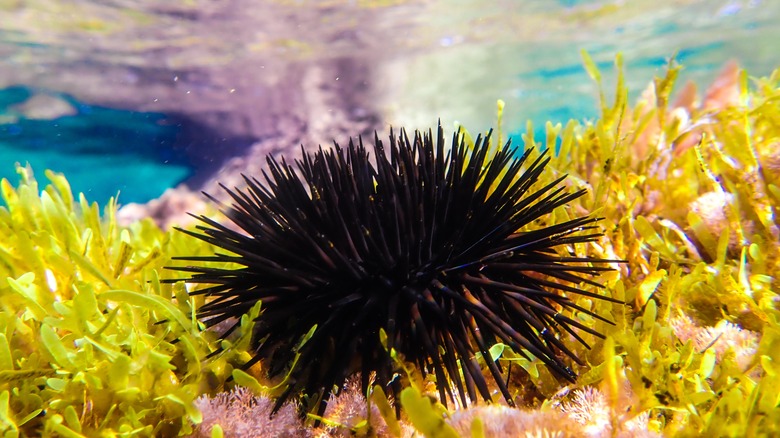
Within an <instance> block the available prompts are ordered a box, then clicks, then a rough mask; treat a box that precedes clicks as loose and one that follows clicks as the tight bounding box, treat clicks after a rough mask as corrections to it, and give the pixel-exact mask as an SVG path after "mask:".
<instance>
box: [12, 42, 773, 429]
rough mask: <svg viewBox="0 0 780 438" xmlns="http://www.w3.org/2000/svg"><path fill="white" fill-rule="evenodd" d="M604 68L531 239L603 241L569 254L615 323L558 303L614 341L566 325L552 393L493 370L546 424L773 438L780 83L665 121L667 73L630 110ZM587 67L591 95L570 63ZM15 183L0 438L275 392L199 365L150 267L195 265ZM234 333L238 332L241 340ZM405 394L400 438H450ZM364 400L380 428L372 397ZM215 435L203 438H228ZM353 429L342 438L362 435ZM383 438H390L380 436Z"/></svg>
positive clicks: (414, 376) (111, 216)
mask: <svg viewBox="0 0 780 438" xmlns="http://www.w3.org/2000/svg"><path fill="white" fill-rule="evenodd" d="M621 63H622V61H621V58H618V60H617V64H618V65H617V69H618V72H619V76H618V83H617V87H616V92H615V97H614V101H611V102H608V101H607V100H606V98H605V97H604V94H603V93H602V95H601V96H602V97H601V101H600V104H601V109H602V114H601V117H600V118H599V119H598V120H596V121H593V122H587V123H579V122H576V121H570V122H569V123H567V124H566V126H561V125H555V126H553V125H551V124H548V125H546V126H545V128H544V130H545V133H546V141H545V143H546V144H543V145H535V146H541V147H545V146H546V147H555V145H556V143H557V142H559V143H560V153H559V154H558V155H557V156H556V157H554V158H553V160H552V162H551V165H550V166H549V171H548V172H547V173H546V174H545V175H544V176H543V178H542V179H543V180H542V181H540V182H539V184H546V183H547V182H549V181H552V180H553V179H555V178H557V177H558V176H560V175H561V174H563V173H568V174H569V175H570V177H569V178H568V179H567V182H568V184H571V185H572V186H575V187H587V188H589V193H588V195H587V196H585V197H583V198H580V199H578V200H576V201H575V202H573V203H572V204H571V205H569V206H568V207H567V208H565V209H560V210H559V211H557V212H556V213H555V214H553V215H551V217H550V218H547V220H548V221H549V222H551V223H554V222H559V221H563V220H566V219H567V218H568V217H569V215H571V216H576V215H582V214H585V213H593V214H596V215H599V216H602V217H604V218H605V219H604V221H603V222H602V223H601V225H602V226H603V227H604V229H605V232H606V235H605V237H604V238H603V239H602V240H601V241H599V242H597V243H595V244H589V245H582V247H580V248H577V253H580V254H582V253H586V252H587V253H589V254H591V255H594V256H599V257H605V258H618V259H625V260H627V263H625V264H624V265H620V266H616V268H617V270H616V271H615V272H612V273H606V274H604V275H603V276H602V277H601V278H600V279H599V280H600V281H601V282H603V283H604V284H605V285H606V286H607V288H606V290H605V291H602V292H601V293H607V294H610V295H612V296H614V297H616V298H618V299H621V300H625V302H626V303H627V305H625V306H621V305H615V304H611V303H607V302H600V301H594V300H590V299H587V298H583V297H573V298H574V300H575V301H576V302H577V304H579V305H581V306H584V307H586V308H592V309H595V310H596V311H597V312H598V313H600V314H602V315H605V316H607V317H609V318H610V319H612V320H613V321H615V323H616V324H615V326H610V325H607V324H604V323H602V322H599V321H596V320H593V319H592V318H588V317H586V316H585V315H577V316H578V318H579V319H580V320H581V321H582V322H583V323H584V324H586V325H588V326H592V327H595V328H597V329H598V330H599V331H601V332H603V333H605V334H606V335H607V339H606V340H605V341H599V340H597V339H595V338H593V337H592V336H587V337H586V338H587V339H588V340H589V341H590V342H591V344H592V346H593V348H592V349H591V350H587V349H585V348H584V347H582V346H580V345H579V344H578V343H576V342H571V343H569V346H570V348H573V349H574V351H575V352H576V353H577V354H579V355H580V356H581V357H582V358H583V359H585V360H586V361H587V363H588V364H589V365H588V366H586V367H581V369H578V370H577V371H578V372H579V373H580V374H581V377H580V379H579V381H578V383H577V385H576V386H575V385H570V386H568V387H562V386H561V385H562V383H561V382H560V381H558V380H556V379H555V378H554V377H553V376H552V375H550V373H549V372H548V371H547V370H546V369H545V368H544V367H543V366H539V365H540V364H539V363H538V362H537V361H528V360H526V359H523V358H522V357H520V356H518V355H516V354H514V353H513V352H511V351H510V350H508V349H505V348H504V347H503V346H501V345H498V346H496V347H494V348H493V349H492V350H491V353H492V354H494V357H500V360H501V361H502V362H504V363H505V364H508V363H510V362H511V363H512V364H513V367H515V368H516V367H518V366H519V367H521V368H523V369H525V370H526V371H527V373H517V372H516V373H514V375H515V376H516V377H515V380H516V382H515V384H514V385H513V386H512V388H513V390H514V391H515V395H516V397H517V399H518V400H519V401H521V403H523V404H524V405H525V407H526V408H533V409H537V410H538V411H541V412H556V413H560V410H561V409H563V410H565V409H566V406H569V405H567V404H566V402H565V400H566V398H567V396H566V393H567V392H570V391H572V390H575V389H576V388H585V387H597V388H598V389H599V391H600V392H601V393H602V394H603V395H604V396H605V397H606V400H607V403H608V407H609V409H608V412H607V414H606V415H607V416H608V417H609V423H610V424H608V425H607V426H605V427H611V428H612V429H610V430H613V431H617V430H619V423H621V422H625V421H627V420H630V419H631V418H634V417H637V416H640V415H644V416H646V419H647V428H648V429H649V430H650V431H652V432H657V433H660V434H663V435H666V436H702V435H704V436H755V435H764V436H770V435H776V434H779V433H780V409H778V404H779V403H780V319H779V318H778V291H780V288H779V284H778V278H777V272H778V264H780V254H779V252H780V249H778V246H779V243H778V220H777V216H776V215H777V213H778V211H777V210H778V204H780V186H779V184H780V88H779V87H778V81H780V70H778V71H776V72H775V73H774V74H773V75H772V76H770V77H769V78H763V79H757V80H753V81H752V83H751V84H749V81H748V79H747V76H746V75H745V74H744V73H742V74H741V76H739V80H738V81H737V84H736V85H735V93H736V97H735V99H733V100H732V101H729V102H727V105H721V106H717V105H715V106H706V105H688V106H687V107H683V106H678V107H676V106H675V105H673V104H672V103H670V102H671V98H670V96H671V95H672V91H673V84H674V82H675V79H676V75H677V73H678V71H679V68H680V67H678V66H676V65H674V64H673V63H670V65H669V68H668V69H667V72H666V74H665V75H664V76H663V77H660V78H658V79H656V81H655V82H654V84H653V87H652V90H651V91H652V92H650V93H645V95H643V98H642V99H641V100H640V101H639V103H638V104H637V105H635V106H634V107H630V106H629V104H628V100H627V92H626V90H625V87H624V85H623V76H622V65H621ZM585 64H586V67H587V69H588V71H589V73H590V74H591V76H592V77H593V78H594V80H596V81H598V82H600V75H599V72H598V71H597V70H596V68H595V67H594V64H593V63H592V62H591V61H590V59H589V58H588V57H587V55H585ZM533 129H534V127H533V126H531V125H530V124H529V125H528V129H527V132H526V134H525V135H524V136H523V139H524V141H525V143H526V146H531V145H534V140H533V139H534V134H533ZM499 144H500V142H499ZM19 173H20V176H21V183H20V185H19V186H18V188H14V187H12V186H11V184H9V182H8V181H3V182H2V194H3V197H4V199H5V201H6V204H7V207H4V208H0V231H1V232H2V236H3V239H2V242H0V270H1V271H2V272H0V274H2V275H0V430H2V432H3V433H4V435H5V436H18V435H29V436H34V435H41V434H44V435H57V436H66V437H76V436H175V435H187V434H190V433H192V432H193V431H194V430H195V427H196V424H197V423H199V421H200V420H201V413H200V412H199V411H198V410H197V409H196V407H195V404H194V400H195V399H196V398H197V397H198V396H200V395H201V394H213V393H214V392H215V391H217V390H221V389H224V383H225V381H226V380H227V378H228V376H231V375H232V376H233V377H234V378H235V380H236V381H237V382H239V383H241V384H243V385H245V386H248V387H250V388H252V389H253V390H254V391H256V392H258V393H265V394H269V393H270V394H271V395H272V394H273V392H275V391H276V390H278V389H279V388H278V387H277V388H268V387H267V386H264V384H263V383H261V381H262V380H261V379H260V380H258V379H259V377H258V376H259V374H256V373H254V374H253V373H252V372H249V373H245V372H239V371H237V370H234V369H233V365H234V364H235V363H239V362H240V361H241V360H245V359H246V356H245V348H246V346H247V345H248V336H246V335H244V336H242V337H240V338H239V339H237V340H236V341H234V343H235V347H234V348H228V352H227V353H225V354H222V355H220V356H217V357H216V358H214V359H211V360H205V355H206V354H207V353H208V352H210V351H213V349H214V348H215V347H216V341H215V337H214V336H213V335H212V334H211V333H210V332H202V331H201V330H200V329H201V327H200V326H199V324H198V322H197V321H196V319H195V317H194V309H195V308H197V306H198V304H199V301H198V300H194V299H192V298H189V297H188V296H187V294H186V291H185V288H184V286H183V285H181V284H176V285H173V286H171V285H165V284H161V283H160V281H159V279H160V277H161V276H164V275H166V276H168V277H170V275H171V274H168V273H166V274H163V271H162V267H163V266H169V265H173V264H175V263H174V262H172V261H171V259H170V258H171V257H172V256H175V255H182V254H187V255H195V254H208V253H209V252H210V251H212V249H211V248H209V247H208V246H207V245H205V244H202V243H201V242H199V241H197V240H194V239H189V238H187V237H186V236H184V235H183V234H180V233H175V232H174V233H171V232H164V231H161V230H160V229H158V228H157V227H156V226H155V225H154V224H152V222H151V221H148V220H147V221H142V222H138V223H134V224H132V225H131V226H129V227H126V228H123V227H120V226H119V225H118V224H117V221H116V219H115V213H116V205H115V204H114V203H113V202H111V203H109V205H108V206H107V207H106V209H105V211H104V213H103V215H102V216H101V215H100V211H99V208H98V207H97V206H96V205H94V204H88V203H87V201H86V200H85V199H84V197H83V196H80V197H79V199H74V197H73V196H72V194H71V191H70V188H69V186H68V184H67V182H66V180H65V178H64V177H63V176H61V175H57V174H53V173H47V177H48V178H49V180H50V181H51V185H49V186H47V187H46V188H45V189H44V190H43V191H42V192H39V188H38V186H37V183H36V181H35V179H34V178H33V177H32V172H31V171H30V169H27V168H22V167H20V168H19ZM259 311H260V308H259V307H256V308H255V309H253V312H254V313H255V314H256V313H257V312H259ZM726 323H732V324H734V325H733V326H729V327H732V328H733V330H737V331H738V330H739V328H741V329H742V330H744V331H745V332H746V333H748V331H749V333H753V334H755V336H756V339H758V341H757V342H756V344H755V345H752V346H751V345H747V346H746V345H742V344H739V343H731V344H727V345H725V347H724V346H720V345H719V342H720V343H722V342H725V341H726V337H725V336H722V335H723V332H719V334H717V335H715V336H714V338H713V339H712V340H711V341H709V342H707V343H705V344H703V345H702V344H701V342H699V343H697V342H696V340H697V339H699V340H700V339H701V336H699V337H697V334H701V333H702V331H704V330H705V329H704V328H705V327H722V326H723V324H726ZM250 326H251V318H250V317H245V318H244V322H243V327H244V332H245V333H246V332H247V331H248V329H249V327H250ZM737 327H739V328H737ZM686 333H688V334H690V336H687V335H686ZM223 342H224V343H223V346H224V347H230V344H229V343H228V342H227V341H223ZM740 349H749V351H738V350H740ZM397 360H398V362H399V364H401V365H405V364H403V358H400V357H397ZM404 374H405V375H406V376H405V377H403V378H405V379H406V381H407V382H408V384H409V387H408V389H407V390H405V391H404V392H403V393H402V395H401V400H400V403H401V405H402V407H403V408H404V409H408V410H409V411H411V410H414V415H411V416H409V415H406V414H405V413H404V414H403V415H402V423H404V424H406V425H409V424H411V426H412V427H414V428H416V429H417V430H418V433H421V434H424V435H428V436H442V437H444V436H453V433H455V432H454V430H453V428H452V427H451V426H450V425H449V424H448V421H449V420H448V417H450V416H451V415H452V413H448V412H446V410H444V409H443V407H442V406H441V405H439V404H437V403H435V402H432V400H431V399H429V398H426V397H424V394H425V393H426V392H428V391H429V389H430V383H429V382H428V383H426V382H425V381H423V379H422V378H420V377H419V374H418V373H416V372H415V370H413V369H409V368H408V367H407V368H406V371H405V372H404ZM276 384H279V382H276ZM283 384H284V382H282V383H281V385H283ZM370 399H371V400H373V402H374V404H376V405H379V408H380V409H379V412H380V413H381V415H382V416H383V417H385V418H388V420H390V417H392V414H393V412H392V409H391V408H390V406H389V404H387V401H386V398H385V397H384V395H383V394H382V393H381V392H379V391H376V392H375V393H374V394H372V395H371V396H370ZM369 412H370V411H369ZM549 418H550V419H551V420H550V425H549V429H548V430H549V432H551V433H552V432H555V431H557V430H560V429H556V427H559V425H557V424H554V423H555V422H554V419H555V418H557V417H554V416H550V417H549ZM254 420H255V421H274V419H270V420H268V419H265V418H263V419H260V418H257V419H254ZM230 421H233V420H232V419H230V418H225V419H224V421H223V422H222V423H221V426H220V427H213V428H212V429H211V433H212V435H213V436H221V435H222V434H223V433H226V432H224V431H227V430H228V428H229V426H230ZM389 423H393V421H392V420H390V421H389ZM331 424H332V425H336V426H337V425H338V422H337V421H333V422H331ZM366 424H367V423H366V422H363V423H358V426H355V427H353V428H352V429H351V430H352V432H351V433H354V434H356V435H361V436H368V435H371V434H372V433H373V430H372V428H370V427H366ZM487 426H488V424H486V422H483V421H478V420H474V421H473V422H472V423H471V426H470V428H469V429H467V430H466V431H465V432H464V431H462V432H461V433H465V434H471V435H472V436H475V437H476V436H489V435H487V434H486V432H485V431H486V430H487V429H486V428H487ZM387 430H388V431H389V432H388V433H389V434H390V435H401V434H402V433H401V426H399V425H398V424H397V423H393V425H392V426H391V427H389V428H388V429H387ZM583 430H586V429H583ZM346 432H347V433H349V431H346ZM537 432H539V431H537ZM615 434H617V433H615ZM225 436H228V435H227V434H226V435H225Z"/></svg>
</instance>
